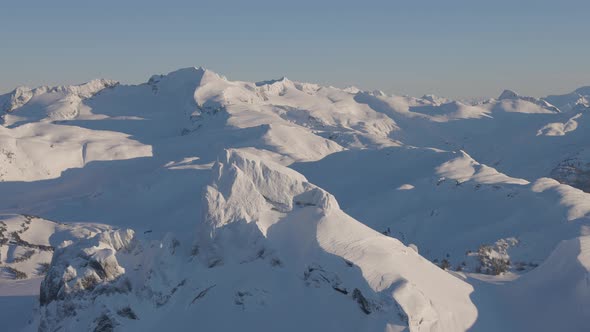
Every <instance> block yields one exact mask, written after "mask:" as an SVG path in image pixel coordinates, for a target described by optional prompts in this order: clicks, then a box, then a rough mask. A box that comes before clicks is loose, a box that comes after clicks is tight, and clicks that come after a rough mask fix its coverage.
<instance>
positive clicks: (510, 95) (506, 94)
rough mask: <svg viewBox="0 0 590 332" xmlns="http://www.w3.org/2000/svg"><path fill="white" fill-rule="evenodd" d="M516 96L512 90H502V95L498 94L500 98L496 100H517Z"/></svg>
mask: <svg viewBox="0 0 590 332" xmlns="http://www.w3.org/2000/svg"><path fill="white" fill-rule="evenodd" d="M518 97H519V96H518V94H517V93H516V92H514V91H512V90H508V89H506V90H504V91H502V93H501V94H500V96H499V97H498V100H503V99H515V98H518Z"/></svg>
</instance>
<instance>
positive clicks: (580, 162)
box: [551, 154, 590, 192]
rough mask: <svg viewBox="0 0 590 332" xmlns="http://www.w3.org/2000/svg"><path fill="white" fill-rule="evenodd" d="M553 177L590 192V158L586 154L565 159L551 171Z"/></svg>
mask: <svg viewBox="0 0 590 332" xmlns="http://www.w3.org/2000/svg"><path fill="white" fill-rule="evenodd" d="M551 177H552V178H554V179H555V180H557V181H559V182H561V183H564V184H568V185H570V186H572V187H574V188H578V189H581V190H583V191H585V192H590V160H589V159H588V157H587V156H585V155H584V154H578V155H577V156H575V157H573V158H570V159H567V160H564V161H562V162H561V163H560V164H559V165H557V167H555V168H554V169H553V170H552V171H551Z"/></svg>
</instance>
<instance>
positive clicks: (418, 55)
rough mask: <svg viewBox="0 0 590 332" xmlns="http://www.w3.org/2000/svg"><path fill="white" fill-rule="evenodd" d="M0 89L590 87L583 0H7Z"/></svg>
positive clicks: (462, 92) (529, 91)
mask: <svg viewBox="0 0 590 332" xmlns="http://www.w3.org/2000/svg"><path fill="white" fill-rule="evenodd" d="M2 9H3V10H2V11H1V13H0V36H1V39H0V40H2V41H3V42H4V46H5V47H4V49H3V55H2V59H3V61H0V75H1V77H2V79H1V80H0V93H7V92H9V91H11V90H13V89H14V88H15V87H16V86H19V85H27V86H30V87H36V86H39V85H65V84H76V83H82V82H86V81H88V80H91V79H95V78H108V79H113V80H117V81H120V82H122V83H126V84H127V83H128V84H136V83H142V82H145V81H147V80H148V78H149V77H150V76H151V75H153V74H165V73H168V72H170V71H173V70H176V69H178V68H183V67H189V66H203V67H205V68H208V69H211V70H213V71H215V72H217V73H220V74H222V75H224V76H226V77H228V78H229V79H232V80H244V81H260V80H267V79H273V78H278V77H281V76H287V77H289V78H290V79H292V80H297V81H304V82H313V83H318V84H322V85H333V86H338V87H345V86H350V85H354V86H357V87H359V88H361V89H365V90H373V89H379V90H383V91H385V92H387V93H393V94H407V95H412V96H421V95H424V94H435V95H439V96H444V97H450V98H472V97H496V96H497V95H498V94H499V93H500V92H501V91H502V90H503V89H511V90H514V91H516V92H518V93H520V94H523V95H530V96H535V97H541V96H546V95H548V94H560V93H567V92H571V91H573V90H575V89H576V88H578V87H580V86H584V85H590V67H589V66H587V65H586V62H587V59H588V56H589V55H590V44H589V43H585V42H583V41H585V40H587V31H590V22H588V20H587V19H586V18H585V17H584V16H585V15H586V14H585V13H587V12H588V10H589V9H590V4H588V3H586V2H583V1H562V2H560V3H552V2H550V1H525V2H520V3H517V4H516V3H512V2H508V1H496V2H494V3H485V4H476V3H472V2H468V1H450V2H445V3H439V2H435V1H422V2H420V3H393V2H384V1H371V2H365V3H363V4H358V3H352V2H348V1H343V2H338V3H333V2H332V1H330V2H323V3H321V4H317V3H313V2H311V1H307V0H305V1H299V2H297V3H289V4H280V3H273V2H270V1H255V2H249V3H240V2H237V1H226V2H224V3H218V2H215V3H214V2H201V3H200V4H194V3H192V2H189V1H174V2H170V3H166V4H164V3H155V2H150V1H146V2H135V1H130V2H126V3H124V4H122V3H117V2H114V1H103V2H101V3H92V4H87V3H77V2H74V1H57V2H52V3H45V2H39V3H38V4H35V6H32V5H31V4H30V3H29V4H28V5H27V4H22V3H10V4H4V5H3V6H2Z"/></svg>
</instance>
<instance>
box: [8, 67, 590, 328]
mask: <svg viewBox="0 0 590 332" xmlns="http://www.w3.org/2000/svg"><path fill="white" fill-rule="evenodd" d="M589 95H590V93H588V89H587V88H580V89H578V90H576V91H575V92H573V93H571V94H568V95H563V96H549V97H546V98H542V99H536V98H532V97H523V96H519V95H518V94H516V93H514V92H512V91H509V90H506V91H504V92H503V93H502V94H501V95H500V97H498V98H497V99H489V100H486V101H482V102H477V103H467V102H461V101H453V100H449V99H446V98H440V97H436V96H432V95H427V96H424V97H422V98H413V97H408V96H390V95H387V94H385V93H383V92H380V91H374V92H370V91H361V90H359V89H356V88H347V89H339V88H334V87H323V86H319V85H316V84H310V83H301V82H294V81H291V80H289V79H287V78H281V79H278V80H268V81H263V82H257V83H250V82H240V81H231V80H228V79H227V78H225V77H223V76H221V75H218V74H216V73H214V72H211V71H209V70H206V69H203V68H185V69H180V70H178V71H175V72H172V73H169V74H167V75H154V76H152V77H151V78H150V79H149V80H148V81H147V82H146V83H144V84H140V85H123V84H119V83H117V82H114V81H108V80H94V81H91V82H89V83H86V84H82V85H79V86H68V87H40V88H36V89H29V88H24V87H19V88H17V89H15V90H14V91H13V92H11V93H9V94H6V95H1V96H0V111H1V112H2V121H1V122H2V126H0V181H1V182H0V194H1V196H0V197H1V198H2V199H0V264H1V266H0V269H1V274H0V326H1V327H2V330H5V329H6V330H10V331H12V330H15V331H18V330H24V331H103V332H106V331H161V330H165V329H167V330H175V331H189V330H194V329H201V330H205V331H233V330H244V331H255V330H256V331H276V330H281V331H301V330H306V331H333V330H341V331H522V330H534V331H554V330H567V331H585V330H586V329H587V326H588V324H587V321H588V319H590V284H589V283H588V278H589V275H590V256H589V252H590V249H589V248H590V246H589V245H588V243H590V242H589V241H590V240H588V237H589V236H590V218H589V216H590V194H589V193H588V192H590V148H588V141H589V140H588V139H589V138H590V137H589V136H590V131H589V132H588V133H586V131H588V130H587V127H588V126H589V125H590V123H588V121H587V117H588V116H587V114H586V112H587V111H588V100H590V97H589Z"/></svg>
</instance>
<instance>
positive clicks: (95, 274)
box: [39, 230, 135, 331]
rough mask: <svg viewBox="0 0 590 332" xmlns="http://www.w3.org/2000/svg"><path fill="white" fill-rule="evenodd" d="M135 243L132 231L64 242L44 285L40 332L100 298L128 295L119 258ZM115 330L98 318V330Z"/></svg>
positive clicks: (128, 285)
mask: <svg viewBox="0 0 590 332" xmlns="http://www.w3.org/2000/svg"><path fill="white" fill-rule="evenodd" d="M134 244H135V243H134V233H133V231H132V230H115V231H105V232H103V233H99V234H97V235H95V236H93V237H91V238H88V239H83V240H80V241H79V242H76V243H71V242H70V243H68V242H64V243H63V244H62V245H63V246H62V247H61V248H58V249H57V250H56V251H55V254H54V256H53V259H52V262H51V266H50V268H49V271H48V272H47V275H46V276H45V279H44V280H43V282H42V284H41V294H40V298H39V302H40V304H41V323H40V326H39V330H40V331H53V330H54V329H55V328H56V327H57V326H59V322H60V321H61V320H63V319H64V318H66V317H71V316H74V315H76V311H77V310H83V309H84V308H86V307H87V306H89V305H91V303H92V300H93V299H94V298H96V297H97V296H101V295H105V294H110V293H126V292H129V291H130V290H131V283H130V282H129V280H127V279H126V278H124V277H123V275H124V274H125V269H124V268H123V267H122V266H121V265H120V264H119V262H118V260H117V255H118V254H119V253H120V252H123V253H125V252H129V251H130V250H132V249H133V248H134V247H133V246H134ZM105 317H107V316H105ZM103 318H104V317H103ZM107 318H108V317H107ZM109 327H110V330H109ZM112 327H113V322H112V321H111V320H110V318H109V319H106V318H105V319H99V321H98V323H97V327H96V330H97V331H112Z"/></svg>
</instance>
